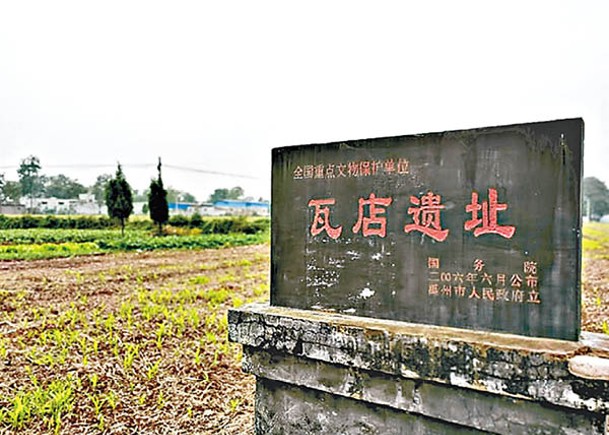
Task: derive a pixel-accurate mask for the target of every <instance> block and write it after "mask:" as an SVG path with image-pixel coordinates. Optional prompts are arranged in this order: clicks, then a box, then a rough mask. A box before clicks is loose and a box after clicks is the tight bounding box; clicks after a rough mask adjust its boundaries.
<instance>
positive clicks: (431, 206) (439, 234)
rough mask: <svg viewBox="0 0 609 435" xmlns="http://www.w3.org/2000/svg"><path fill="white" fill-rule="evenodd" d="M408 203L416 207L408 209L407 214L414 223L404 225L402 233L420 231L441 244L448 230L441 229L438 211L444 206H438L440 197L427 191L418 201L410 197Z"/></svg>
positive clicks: (414, 197)
mask: <svg viewBox="0 0 609 435" xmlns="http://www.w3.org/2000/svg"><path fill="white" fill-rule="evenodd" d="M410 202H411V203H412V204H413V205H415V206H416V207H409V208H408V214H411V215H412V220H413V221H414V223H412V224H408V225H406V226H405V227H404V231H405V232H407V233H409V232H411V231H420V232H421V233H423V234H425V235H427V236H429V237H431V238H432V239H434V240H436V241H438V242H443V241H444V240H445V239H446V237H447V236H448V233H449V231H450V230H447V229H442V223H441V222H440V211H441V210H442V209H444V208H445V206H444V205H442V204H440V202H441V197H440V195H434V193H433V192H431V191H429V192H427V194H425V195H423V196H422V197H421V198H420V199H419V198H417V197H416V196H411V197H410Z"/></svg>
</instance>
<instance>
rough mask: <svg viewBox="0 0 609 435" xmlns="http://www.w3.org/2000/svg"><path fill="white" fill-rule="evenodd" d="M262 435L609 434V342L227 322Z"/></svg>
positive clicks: (274, 316)
mask: <svg viewBox="0 0 609 435" xmlns="http://www.w3.org/2000/svg"><path fill="white" fill-rule="evenodd" d="M229 337H230V339H231V340H232V341H234V342H237V343H240V344H242V345H243V349H244V361H243V368H244V370H245V371H247V372H249V373H252V374H254V375H255V376H256V378H257V387H256V423H255V424H256V433H257V434H448V433H450V434H453V433H454V434H460V433H499V434H565V435H567V434H607V433H609V429H608V424H609V423H608V421H609V419H608V418H607V415H609V336H606V335H601V334H590V333H584V334H582V338H581V339H580V341H578V342H570V341H562V340H553V339H540V338H529V337H523V336H516V335H509V334H497V333H489V332H481V331H471V330H462V329H455V328H447V327H438V326H429V325H420V324H409V323H403V322H396V321H389V320H379V319H371V318H363V317H354V316H348V315H341V314H335V313H325V312H317V311H308V310H298V309H292V308H283V307H271V306H269V305H249V306H246V307H242V308H240V309H236V310H231V311H230V312H229Z"/></svg>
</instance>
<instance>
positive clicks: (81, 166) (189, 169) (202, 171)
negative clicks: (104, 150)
mask: <svg viewBox="0 0 609 435" xmlns="http://www.w3.org/2000/svg"><path fill="white" fill-rule="evenodd" d="M115 166H116V165H115V164H105V163H77V164H62V165H44V166H43V169H44V168H51V169H101V168H113V167H115ZM121 166H122V167H124V168H153V167H156V164H153V163H135V164H121ZM163 167H165V168H169V169H176V170H178V171H187V172H196V173H200V174H212V175H224V176H227V177H238V178H248V179H251V180H259V179H260V178H259V177H253V176H251V175H244V174H235V173H230V172H222V171H210V170H208V169H202V168H193V167H188V166H177V165H170V164H169V165H168V164H163ZM17 168H19V166H17V165H10V166H0V170H7V169H17Z"/></svg>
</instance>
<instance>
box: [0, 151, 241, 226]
mask: <svg viewBox="0 0 609 435" xmlns="http://www.w3.org/2000/svg"><path fill="white" fill-rule="evenodd" d="M41 169H42V166H41V164H40V159H38V157H36V156H29V157H27V158H25V159H23V160H22V161H21V164H20V165H19V168H18V169H17V174H18V176H19V181H7V180H6V179H5V177H4V174H0V204H1V203H3V202H5V201H7V200H10V202H13V203H17V202H18V201H19V199H20V198H22V197H26V198H28V199H29V201H30V207H29V209H30V212H31V211H32V210H33V206H32V203H33V199H34V198H38V197H42V196H46V197H55V198H58V199H73V198H77V197H78V195H80V194H83V193H90V194H92V195H93V196H94V197H95V200H96V201H97V203H98V204H99V205H101V204H105V205H106V206H107V208H108V215H109V216H110V217H111V218H114V219H117V220H118V221H119V222H120V225H121V231H122V232H123V233H124V231H125V223H126V221H127V220H128V219H129V216H131V214H132V213H133V203H134V201H138V202H146V206H145V209H146V211H147V212H148V213H149V214H150V218H151V219H152V221H153V222H154V223H155V224H156V225H157V228H158V232H159V234H161V233H162V232H163V225H164V224H166V223H167V221H168V219H169V203H170V202H178V201H182V202H186V203H194V202H196V198H195V197H194V196H193V195H191V194H190V193H188V192H181V191H178V190H175V189H171V188H169V189H166V188H165V186H164V184H163V179H162V174H161V169H162V164H161V158H160V157H159V162H158V165H157V176H156V178H154V179H152V180H151V182H150V186H149V188H148V189H146V190H144V192H143V193H142V194H138V193H137V191H134V190H133V189H132V188H131V186H130V185H129V183H128V182H127V179H126V178H125V174H124V173H123V170H122V167H121V165H120V163H118V164H117V169H116V173H115V174H114V176H112V175H109V174H103V175H100V176H98V177H97V180H96V181H95V183H94V184H93V185H92V186H90V187H89V188H86V187H85V186H83V185H82V184H80V183H79V182H78V181H77V180H73V179H71V178H69V177H67V176H65V175H63V174H60V175H56V176H50V177H47V176H45V175H42V174H41V173H40V171H41ZM243 193H244V192H243V189H242V188H241V187H238V186H237V187H233V188H232V189H225V188H220V189H216V190H215V191H214V193H212V194H211V195H210V197H209V201H210V202H212V203H215V202H217V201H221V200H224V199H238V198H240V197H242V196H243Z"/></svg>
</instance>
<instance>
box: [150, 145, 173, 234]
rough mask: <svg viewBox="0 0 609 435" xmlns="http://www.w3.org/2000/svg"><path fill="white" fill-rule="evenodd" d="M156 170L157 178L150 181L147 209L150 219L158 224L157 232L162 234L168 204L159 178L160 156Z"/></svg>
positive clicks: (161, 180) (167, 212)
mask: <svg viewBox="0 0 609 435" xmlns="http://www.w3.org/2000/svg"><path fill="white" fill-rule="evenodd" d="M157 170H158V176H157V179H156V180H152V181H151V182H150V193H149V194H148V209H149V210H150V219H152V221H153V222H154V223H155V224H157V225H158V227H159V234H163V224H164V223H166V222H167V220H168V219H169V206H168V205H167V191H166V190H165V188H164V187H163V179H162V178H161V158H160V157H159V164H158V166H157Z"/></svg>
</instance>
